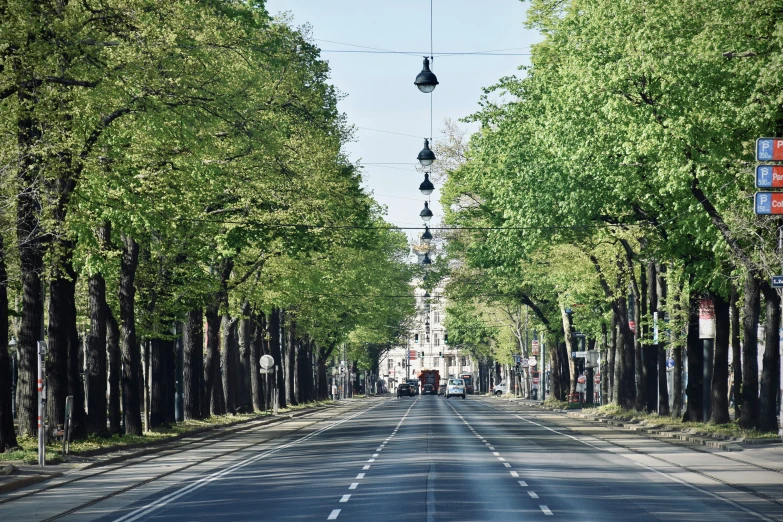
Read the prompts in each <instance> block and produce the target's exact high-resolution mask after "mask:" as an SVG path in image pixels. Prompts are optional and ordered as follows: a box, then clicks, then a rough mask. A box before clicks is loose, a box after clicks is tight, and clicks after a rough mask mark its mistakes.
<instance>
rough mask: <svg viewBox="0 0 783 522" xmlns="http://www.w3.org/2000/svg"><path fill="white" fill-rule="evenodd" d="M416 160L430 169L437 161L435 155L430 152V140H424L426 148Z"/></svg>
mask: <svg viewBox="0 0 783 522" xmlns="http://www.w3.org/2000/svg"><path fill="white" fill-rule="evenodd" d="M416 159H418V160H419V163H421V164H422V165H423V166H425V167H429V166H430V165H432V163H433V162H434V161H435V153H434V152H432V150H430V140H428V139H426V138H425V139H424V148H423V149H421V152H419V155H418V157H417V158H416Z"/></svg>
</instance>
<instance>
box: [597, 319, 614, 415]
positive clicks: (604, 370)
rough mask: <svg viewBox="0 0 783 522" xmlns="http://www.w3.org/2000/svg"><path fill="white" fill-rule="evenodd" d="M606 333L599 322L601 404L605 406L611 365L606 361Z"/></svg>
mask: <svg viewBox="0 0 783 522" xmlns="http://www.w3.org/2000/svg"><path fill="white" fill-rule="evenodd" d="M607 338H608V332H607V331H606V322H603V321H602V322H601V369H600V370H599V371H600V375H601V384H600V386H601V404H607V402H608V401H609V373H610V371H609V368H611V363H609V361H608V360H607V354H608V348H609V346H608V342H607Z"/></svg>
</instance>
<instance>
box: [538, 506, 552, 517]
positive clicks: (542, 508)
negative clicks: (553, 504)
mask: <svg viewBox="0 0 783 522" xmlns="http://www.w3.org/2000/svg"><path fill="white" fill-rule="evenodd" d="M538 507H540V508H541V511H543V512H544V514H545V515H551V514H552V510H551V509H549V508H548V507H546V506H538Z"/></svg>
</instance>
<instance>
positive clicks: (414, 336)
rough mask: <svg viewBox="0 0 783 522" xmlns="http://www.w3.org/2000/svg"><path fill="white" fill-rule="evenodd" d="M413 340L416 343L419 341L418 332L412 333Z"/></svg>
mask: <svg viewBox="0 0 783 522" xmlns="http://www.w3.org/2000/svg"><path fill="white" fill-rule="evenodd" d="M413 342H414V343H416V344H418V343H419V334H413Z"/></svg>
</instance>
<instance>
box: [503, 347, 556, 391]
mask: <svg viewBox="0 0 783 522" xmlns="http://www.w3.org/2000/svg"><path fill="white" fill-rule="evenodd" d="M551 344H552V347H551V348H550V350H549V358H550V360H551V363H550V368H551V369H550V374H549V388H550V390H551V393H552V395H553V396H554V398H555V400H558V401H564V400H565V397H564V396H563V385H562V379H563V376H562V375H561V371H560V370H561V368H562V367H563V365H562V363H561V362H560V355H561V353H562V351H561V350H560V347H559V343H558V342H557V341H554V342H552V343H551ZM545 378H546V377H545ZM490 387H491V383H490Z"/></svg>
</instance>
